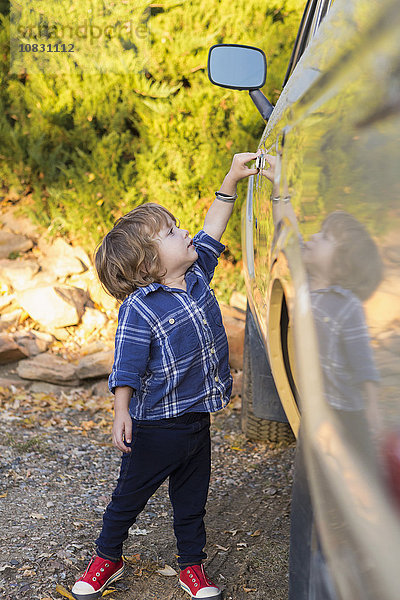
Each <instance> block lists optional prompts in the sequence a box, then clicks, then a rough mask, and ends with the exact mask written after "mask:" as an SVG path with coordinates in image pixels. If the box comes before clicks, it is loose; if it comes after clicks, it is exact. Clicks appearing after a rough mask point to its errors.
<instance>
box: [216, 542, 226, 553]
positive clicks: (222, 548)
mask: <svg viewBox="0 0 400 600" xmlns="http://www.w3.org/2000/svg"><path fill="white" fill-rule="evenodd" d="M215 547H216V548H218V550H222V551H223V552H228V550H229V548H224V547H223V546H220V545H219V544H215Z"/></svg>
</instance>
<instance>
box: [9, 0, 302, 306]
mask: <svg viewBox="0 0 400 600" xmlns="http://www.w3.org/2000/svg"><path fill="white" fill-rule="evenodd" d="M47 1H48V3H49V5H50V4H52V2H51V0H47ZM85 3H86V4H88V5H89V4H90V2H89V0H83V2H81V3H80V4H82V6H84V5H85ZM41 4H42V5H44V6H45V5H46V1H45V0H43V1H42V3H41ZM143 6H144V4H143ZM302 7H303V2H300V1H299V0H280V1H278V0H270V2H269V3H268V6H267V7H266V8H264V9H262V8H260V3H259V2H257V1H256V0H248V1H247V2H243V1H242V0H221V1H220V2H215V1H214V0H205V1H204V2H202V3H199V2H197V1H194V0H184V1H182V0H175V1H174V0H164V1H162V2H160V4H157V5H153V8H152V9H151V11H150V12H149V13H148V18H147V27H148V37H147V38H146V40H143V43H142V47H139V50H140V51H142V52H146V53H147V55H146V60H145V65H146V67H145V69H143V68H142V65H143V57H141V60H140V61H139V57H138V61H137V69H135V68H134V65H135V62H134V60H133V62H132V61H131V68H130V71H129V72H127V73H118V72H117V73H111V72H105V73H93V72H86V71H85V70H82V72H80V71H78V70H75V71H74V70H70V71H69V72H66V73H62V74H40V73H39V74H29V73H28V74H25V73H24V72H21V73H17V74H10V73H9V72H8V64H7V61H5V62H3V66H2V67H1V71H0V103H1V111H0V154H1V156H2V159H3V160H2V166H1V167H0V176H1V178H2V181H3V185H4V187H5V188H12V189H14V190H15V191H16V193H17V194H19V195H20V196H21V200H20V205H21V206H22V207H23V208H24V210H25V211H26V212H28V213H29V215H30V216H31V218H32V219H34V220H35V222H37V223H39V224H41V225H42V226H43V227H45V228H47V229H48V230H49V231H50V232H51V233H52V234H54V235H56V234H58V235H64V236H68V237H70V238H71V239H74V240H76V241H77V242H79V243H81V244H82V245H84V246H85V248H86V249H88V250H89V251H91V250H93V248H94V246H95V245H96V244H97V242H98V241H99V240H100V239H101V237H102V236H103V235H104V234H105V233H106V231H107V230H108V229H109V228H110V227H111V226H112V224H113V222H114V221H115V219H116V218H117V217H118V216H120V215H121V214H123V213H125V212H127V211H128V210H131V209H132V208H134V207H135V206H136V205H137V204H139V203H141V202H143V201H148V200H151V201H156V202H159V203H160V204H163V205H165V206H166V207H167V208H169V209H170V210H171V211H172V212H173V213H174V214H175V215H176V216H177V217H178V218H179V219H180V220H181V222H182V224H183V225H185V227H187V228H188V229H189V230H190V233H191V234H193V233H195V231H197V230H198V229H199V228H201V226H202V223H203V219H204V215H205V213H206V211H207V209H208V207H209V206H210V204H211V202H212V200H213V196H214V191H215V190H216V189H218V187H219V186H220V184H221V182H222V179H223V177H224V175H225V173H226V171H227V170H228V169H229V166H230V163H231V159H232V155H233V154H234V153H236V152H243V151H247V150H249V151H251V150H256V148H257V142H258V139H259V137H260V134H261V132H262V129H263V127H264V123H263V121H262V119H261V117H260V115H259V113H258V112H257V110H256V108H255V107H254V105H253V103H252V102H251V100H250V98H249V96H248V94H247V93H246V92H235V91H231V90H223V89H222V88H217V87H215V86H213V85H212V84H211V83H210V82H209V80H208V77H207V68H206V64H207V54H208V49H209V47H210V46H211V45H212V44H214V43H222V42H232V43H244V44H249V45H255V46H259V47H261V48H263V49H264V51H265V52H266V54H267V59H268V76H267V84H266V86H265V89H264V92H265V93H266V95H267V97H268V98H269V99H270V100H271V101H272V102H275V101H276V99H277V97H278V95H279V91H280V88H281V84H282V79H283V76H284V73H285V70H286V64H287V61H288V59H289V55H290V51H291V47H292V44H293V40H294V36H295V32H296V29H297V26H298V23H299V19H300V11H301V9H302ZM65 19H67V17H65ZM2 20H3V27H2V31H1V33H0V49H1V51H2V54H3V56H4V55H7V53H8V36H9V32H8V21H7V18H5V17H3V18H2ZM60 20H61V17H60ZM136 50H137V48H136ZM104 52H107V49H105V50H104ZM132 65H133V67H132ZM239 189H240V191H241V197H240V200H239V201H238V202H237V204H238V206H236V208H235V212H234V215H233V217H232V219H231V221H230V223H229V225H228V228H227V231H226V233H225V235H224V237H223V242H224V243H225V244H227V246H228V249H229V252H228V253H226V255H225V257H224V259H223V260H224V261H225V264H224V266H225V267H226V268H224V269H220V270H219V274H218V276H217V279H216V287H217V288H218V289H219V291H220V294H221V293H222V297H223V298H224V299H227V298H228V297H229V292H230V291H231V290H232V288H234V287H236V288H238V289H243V281H242V279H241V275H240V265H241V263H240V261H241V251H240V204H241V202H242V201H243V198H244V195H245V189H246V184H245V183H241V184H240V188H239Z"/></svg>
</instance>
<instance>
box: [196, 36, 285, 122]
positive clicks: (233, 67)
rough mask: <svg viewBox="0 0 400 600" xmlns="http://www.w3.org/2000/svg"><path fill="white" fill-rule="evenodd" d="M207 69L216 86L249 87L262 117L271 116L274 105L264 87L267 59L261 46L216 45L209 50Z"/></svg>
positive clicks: (241, 88) (243, 88) (247, 88)
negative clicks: (265, 94) (266, 95)
mask: <svg viewBox="0 0 400 600" xmlns="http://www.w3.org/2000/svg"><path fill="white" fill-rule="evenodd" d="M207 71H208V77H209V79H210V81H211V83H213V84H214V85H218V86H220V87H223V88H228V89H231V90H248V92H249V94H250V97H251V99H252V100H253V102H254V104H255V105H256V107H257V109H258V110H259V112H260V114H261V116H262V118H263V119H265V120H268V119H269V117H270V115H271V113H272V111H273V109H274V107H273V105H272V104H271V103H270V101H269V100H268V99H267V98H266V97H265V96H264V94H263V93H262V92H261V90H260V88H261V87H263V85H264V84H265V80H266V77H267V59H266V57H265V54H264V52H263V51H262V50H260V48H255V47H254V46H245V45H243V44H215V45H214V46H211V48H210V50H209V52H208V61H207Z"/></svg>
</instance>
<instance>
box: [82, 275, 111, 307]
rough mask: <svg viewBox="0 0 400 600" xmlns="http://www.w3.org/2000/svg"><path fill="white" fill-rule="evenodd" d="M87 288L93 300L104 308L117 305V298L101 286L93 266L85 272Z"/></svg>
mask: <svg viewBox="0 0 400 600" xmlns="http://www.w3.org/2000/svg"><path fill="white" fill-rule="evenodd" d="M87 289H88V292H89V294H90V297H91V299H92V300H93V302H95V303H96V304H97V305H98V306H102V307H103V308H104V309H105V310H113V309H115V308H116V307H117V306H118V302H117V300H116V299H115V298H113V297H112V296H110V295H109V294H108V293H107V292H106V291H105V290H104V289H103V288H102V286H101V283H100V281H99V278H98V277H97V273H96V270H95V269H94V267H92V268H91V269H90V270H89V272H88V273H87Z"/></svg>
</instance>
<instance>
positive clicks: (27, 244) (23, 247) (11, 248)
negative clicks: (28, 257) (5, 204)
mask: <svg viewBox="0 0 400 600" xmlns="http://www.w3.org/2000/svg"><path fill="white" fill-rule="evenodd" d="M32 246H33V242H32V240H30V239H29V238H27V237H25V236H24V235H19V234H15V233H10V232H8V231H4V230H1V231H0V258H8V257H9V256H10V254H12V253H13V252H27V250H30V249H31V248H32Z"/></svg>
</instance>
